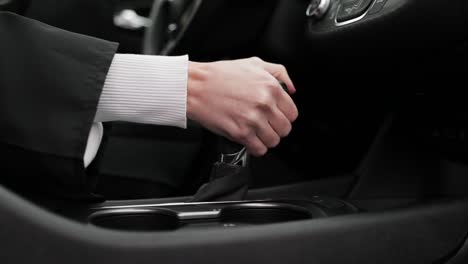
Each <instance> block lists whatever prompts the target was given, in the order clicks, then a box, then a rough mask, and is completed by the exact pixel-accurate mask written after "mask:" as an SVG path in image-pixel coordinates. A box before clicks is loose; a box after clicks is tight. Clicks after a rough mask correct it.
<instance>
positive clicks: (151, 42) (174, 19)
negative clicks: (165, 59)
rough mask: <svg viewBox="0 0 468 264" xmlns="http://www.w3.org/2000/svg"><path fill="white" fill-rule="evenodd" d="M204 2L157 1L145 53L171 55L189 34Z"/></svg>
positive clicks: (189, 0)
mask: <svg viewBox="0 0 468 264" xmlns="http://www.w3.org/2000/svg"><path fill="white" fill-rule="evenodd" d="M202 2H203V0H155V1H154V3H153V7H152V11H151V14H150V21H151V22H150V25H149V27H147V29H146V32H145V37H144V42H143V53H144V54H148V55H170V54H171V53H172V51H173V50H174V49H175V47H176V46H177V44H178V43H179V42H180V40H181V39H182V37H183V36H184V35H185V33H186V32H187V29H188V28H189V26H190V25H191V23H192V21H193V19H194V17H195V16H196V14H197V13H198V11H199V9H200V6H201V4H202Z"/></svg>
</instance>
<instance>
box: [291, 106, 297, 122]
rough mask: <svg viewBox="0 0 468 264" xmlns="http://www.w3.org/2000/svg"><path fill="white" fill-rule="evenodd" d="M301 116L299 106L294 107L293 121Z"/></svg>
mask: <svg viewBox="0 0 468 264" xmlns="http://www.w3.org/2000/svg"><path fill="white" fill-rule="evenodd" d="M298 118H299V111H298V110H297V108H294V110H293V112H292V113H291V122H294V121H296V120H297V119H298Z"/></svg>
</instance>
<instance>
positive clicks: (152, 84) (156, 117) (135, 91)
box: [84, 54, 189, 167]
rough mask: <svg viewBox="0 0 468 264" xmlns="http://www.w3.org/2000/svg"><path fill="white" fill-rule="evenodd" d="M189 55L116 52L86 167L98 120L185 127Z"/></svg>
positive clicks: (96, 136) (99, 133) (92, 140)
mask: <svg viewBox="0 0 468 264" xmlns="http://www.w3.org/2000/svg"><path fill="white" fill-rule="evenodd" d="M188 64H189V61H188V56H177V57H168V56H149V55H134V54H116V55H115V57H114V59H113V61H112V65H111V67H110V69H109V73H108V75H107V78H106V82H105V84H104V88H103V90H102V94H101V98H100V101H99V105H98V109H97V113H96V117H95V124H94V125H93V127H92V129H91V131H90V135H89V138H88V145H87V148H86V152H85V157H84V165H85V167H88V166H89V164H90V163H91V162H92V161H93V160H94V158H95V157H96V155H97V152H98V150H99V146H100V144H101V141H102V137H103V131H104V129H103V126H102V124H100V123H101V122H111V121H125V122H132V123H141V124H152V125H162V126H175V127H180V128H186V127H187V80H188Z"/></svg>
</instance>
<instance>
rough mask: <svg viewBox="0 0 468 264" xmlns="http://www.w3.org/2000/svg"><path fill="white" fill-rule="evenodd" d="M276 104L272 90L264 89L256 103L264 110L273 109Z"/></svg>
mask: <svg viewBox="0 0 468 264" xmlns="http://www.w3.org/2000/svg"><path fill="white" fill-rule="evenodd" d="M273 104H274V99H273V95H272V93H271V92H270V91H264V92H262V93H260V94H259V95H258V96H257V100H256V105H257V107H258V108H259V109H262V110H271V109H272V107H273Z"/></svg>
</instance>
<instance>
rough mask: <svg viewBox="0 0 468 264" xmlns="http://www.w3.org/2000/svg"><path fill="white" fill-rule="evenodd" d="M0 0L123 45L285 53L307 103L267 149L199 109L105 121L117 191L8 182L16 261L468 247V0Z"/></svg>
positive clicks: (1, 235) (8, 220)
mask: <svg viewBox="0 0 468 264" xmlns="http://www.w3.org/2000/svg"><path fill="white" fill-rule="evenodd" d="M0 10H8V11H12V12H16V13H19V14H22V15H25V16H27V17H30V18H33V19H37V20H39V21H43V22H45V23H48V24H50V25H54V26H57V27H60V28H63V29H66V30H70V31H73V32H77V33H81V34H86V35H91V36H95V37H99V38H103V39H106V40H110V41H115V42H119V43H120V46H119V52H122V53H137V54H149V55H169V56H175V55H185V54H189V56H190V59H191V60H193V61H200V62H209V61H216V60H230V59H239V58H247V57H252V56H257V57H260V58H262V59H264V60H266V61H271V62H275V63H281V64H283V65H285V66H286V68H287V69H288V71H289V73H290V75H291V78H292V80H293V81H294V83H295V85H296V87H297V90H298V92H297V93H296V94H294V95H291V96H292V98H293V100H294V101H295V103H296V104H297V106H298V108H299V112H300V117H299V119H298V120H297V121H296V122H295V123H294V126H293V131H292V133H291V134H290V135H289V136H288V137H287V138H285V139H284V140H283V141H282V142H281V144H280V145H279V146H278V147H277V148H275V149H273V150H271V152H270V153H268V155H266V156H265V157H262V158H254V157H251V156H249V155H248V154H247V153H246V152H245V150H244V149H242V146H238V145H236V144H233V143H232V142H229V141H227V140H224V139H222V138H220V137H218V136H216V135H214V134H212V133H210V132H208V131H206V130H204V129H203V128H201V127H200V126H199V125H197V124H195V123H190V124H189V128H188V129H187V130H181V129H178V128H167V127H157V126H148V125H135V124H129V123H121V122H116V123H112V124H106V131H107V132H106V133H107V135H106V136H107V137H108V142H107V146H106V149H105V153H104V154H103V160H102V164H103V166H102V170H101V171H100V174H101V176H102V177H101V179H100V183H99V186H98V189H99V193H100V194H101V195H102V197H103V200H100V201H71V200H67V199H59V198H51V197H45V196H40V197H36V196H30V195H27V194H25V193H22V192H21V191H18V190H14V189H10V188H8V187H5V186H0V215H1V217H0V239H1V243H2V249H1V250H0V262H2V263H34V262H42V260H43V261H44V262H45V261H47V263H225V264H228V263H288V264H293V263H382V264H383V263H392V264H393V263H402V264H403V263H411V264H414V263H450V264H458V263H460V264H461V263H466V262H468V199H467V197H468V155H467V154H468V111H467V110H468V107H466V102H465V101H466V100H464V98H463V97H464V96H463V94H464V93H463V90H462V89H463V88H464V84H465V83H466V81H465V78H464V77H465V76H466V74H467V69H468V67H467V64H466V63H467V62H468V2H466V1H465V0H452V1H449V2H447V1H443V0H236V1H232V0H231V1H228V0H99V1H98V0H76V1H73V0H67V1H63V0H62V1H59V0H40V1H38V0H3V1H2V0H0ZM25 165H26V166H27V164H25ZM163 174H165V175H170V177H169V178H170V180H168V181H166V182H161V181H160V178H158V177H157V176H155V175H163Z"/></svg>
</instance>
